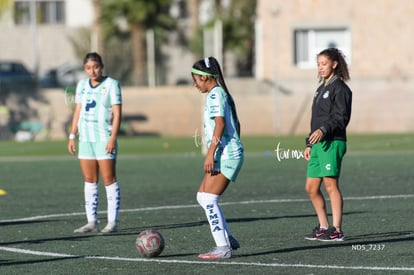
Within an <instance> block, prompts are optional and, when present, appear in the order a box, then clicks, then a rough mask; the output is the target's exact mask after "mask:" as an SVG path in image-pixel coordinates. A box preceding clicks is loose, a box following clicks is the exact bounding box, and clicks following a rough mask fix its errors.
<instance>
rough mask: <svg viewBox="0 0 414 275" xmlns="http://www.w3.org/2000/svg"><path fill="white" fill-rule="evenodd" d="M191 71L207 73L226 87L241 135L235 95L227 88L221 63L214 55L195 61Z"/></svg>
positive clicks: (199, 73) (206, 74)
mask: <svg viewBox="0 0 414 275" xmlns="http://www.w3.org/2000/svg"><path fill="white" fill-rule="evenodd" d="M191 73H194V74H198V75H205V76H207V77H212V78H214V79H216V81H217V83H218V84H219V85H220V86H221V87H222V88H223V89H224V91H225V92H226V94H227V97H228V98H229V104H230V108H231V113H232V115H233V118H234V120H235V122H236V130H237V134H238V135H239V136H240V122H239V118H238V116H237V111H236V105H235V104H234V100H233V97H232V96H231V94H230V92H229V90H228V89H227V86H226V82H225V81H224V77H223V73H222V71H221V68H220V64H219V63H218V61H217V59H215V58H214V57H212V56H210V57H206V58H204V59H201V60H199V61H197V62H196V63H194V65H193V68H192V69H191Z"/></svg>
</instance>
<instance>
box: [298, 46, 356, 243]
mask: <svg viewBox="0 0 414 275" xmlns="http://www.w3.org/2000/svg"><path fill="white" fill-rule="evenodd" d="M317 62H318V63H317V64H318V73H319V80H320V81H321V82H322V84H321V85H320V86H319V88H318V89H317V90H316V93H315V96H314V99H313V105H312V118H311V131H310V134H309V136H308V137H307V138H306V149H305V152H304V156H305V159H306V160H307V161H308V167H307V178H306V191H307V192H308V194H309V197H310V199H311V201H312V205H313V207H314V209H315V212H316V215H317V217H318V221H319V225H318V226H317V227H316V228H314V230H313V232H312V233H311V234H310V235H306V236H305V239H308V240H321V241H343V240H344V238H345V235H344V233H343V231H342V228H341V227H342V212H343V199H342V193H341V190H340V189H339V182H338V180H339V175H340V171H341V164H342V159H343V157H344V155H345V152H346V127H347V125H348V123H349V120H350V118H351V105H352V92H351V90H350V89H349V87H348V86H347V85H346V84H345V81H347V80H349V79H350V77H349V71H348V66H347V63H346V61H345V58H344V55H343V54H342V52H341V51H340V50H338V49H336V48H329V49H326V50H323V51H322V52H320V53H319V54H318V56H317ZM322 182H323V183H324V185H325V189H326V191H327V193H328V195H329V199H330V202H331V208H332V225H330V224H329V221H328V216H327V213H326V206H325V198H324V196H323V194H322V192H321V190H320V187H321V184H322Z"/></svg>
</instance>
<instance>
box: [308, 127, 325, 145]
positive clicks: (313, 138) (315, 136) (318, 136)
mask: <svg viewBox="0 0 414 275" xmlns="http://www.w3.org/2000/svg"><path fill="white" fill-rule="evenodd" d="M322 138H323V132H322V130H321V129H318V130H316V131H314V132H313V133H312V134H311V135H310V136H309V143H310V144H316V143H318V142H319V141H321V140H322Z"/></svg>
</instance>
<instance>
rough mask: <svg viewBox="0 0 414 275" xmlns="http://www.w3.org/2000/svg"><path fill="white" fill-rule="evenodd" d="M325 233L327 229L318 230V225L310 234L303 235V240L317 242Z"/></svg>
mask: <svg viewBox="0 0 414 275" xmlns="http://www.w3.org/2000/svg"><path fill="white" fill-rule="evenodd" d="M327 231H328V230H327V229H323V228H320V227H319V225H318V226H316V227H315V228H314V229H313V230H312V233H310V234H308V235H305V239H306V240H310V241H315V240H318V239H319V238H321V237H322V236H324V235H325V234H326V233H327Z"/></svg>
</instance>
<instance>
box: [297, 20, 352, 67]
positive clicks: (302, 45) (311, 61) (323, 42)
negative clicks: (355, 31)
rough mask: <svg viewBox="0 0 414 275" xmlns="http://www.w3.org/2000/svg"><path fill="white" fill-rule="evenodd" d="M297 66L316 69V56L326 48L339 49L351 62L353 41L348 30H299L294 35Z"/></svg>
mask: <svg viewBox="0 0 414 275" xmlns="http://www.w3.org/2000/svg"><path fill="white" fill-rule="evenodd" d="M294 39H295V41H294V44H295V60H294V62H295V65H296V66H297V67H299V68H314V67H315V62H316V55H317V54H318V53H319V52H320V51H322V50H324V49H326V48H332V47H334V48H338V49H340V50H341V51H342V52H343V53H344V54H345V56H346V59H347V62H348V64H350V60H351V39H350V34H349V31H348V30H347V29H346V28H335V29H297V30H295V34H294Z"/></svg>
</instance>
